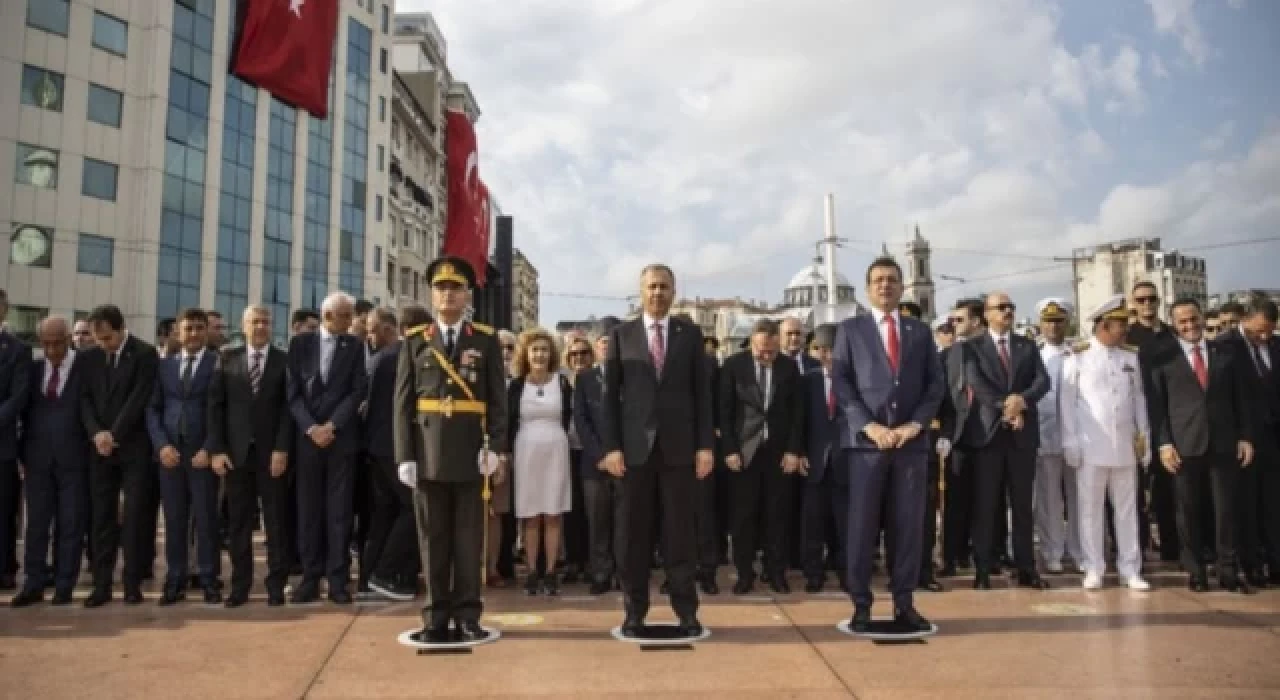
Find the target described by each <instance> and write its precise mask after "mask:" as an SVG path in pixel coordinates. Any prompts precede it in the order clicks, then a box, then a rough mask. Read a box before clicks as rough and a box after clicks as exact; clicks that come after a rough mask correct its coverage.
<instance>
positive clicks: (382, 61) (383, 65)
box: [378, 49, 387, 75]
mask: <svg viewBox="0 0 1280 700" xmlns="http://www.w3.org/2000/svg"><path fill="white" fill-rule="evenodd" d="M378 70H379V71H381V72H382V74H383V75H386V74H387V50H386V49H379V50H378Z"/></svg>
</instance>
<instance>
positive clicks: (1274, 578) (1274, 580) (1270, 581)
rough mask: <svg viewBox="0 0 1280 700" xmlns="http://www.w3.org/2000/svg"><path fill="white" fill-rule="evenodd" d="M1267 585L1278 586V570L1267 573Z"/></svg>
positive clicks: (1279, 573) (1279, 580)
mask: <svg viewBox="0 0 1280 700" xmlns="http://www.w3.org/2000/svg"><path fill="white" fill-rule="evenodd" d="M1267 585H1268V586H1280V571H1272V572H1271V573H1270V574H1268V575H1267Z"/></svg>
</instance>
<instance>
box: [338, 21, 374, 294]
mask: <svg viewBox="0 0 1280 700" xmlns="http://www.w3.org/2000/svg"><path fill="white" fill-rule="evenodd" d="M372 51H373V32H372V31H371V30H370V29H369V28H368V27H366V26H365V25H364V24H362V23H360V22H359V21H357V20H356V19H355V18H354V17H348V18H347V65H346V77H347V80H346V89H345V91H344V95H343V99H344V100H345V105H346V109H345V111H344V123H343V125H342V128H343V130H344V133H343V139H342V144H343V153H342V193H341V194H342V203H341V207H340V212H341V216H342V219H341V221H340V222H339V230H340V231H341V235H340V237H339V244H340V250H339V251H338V261H339V262H338V265H339V268H338V284H339V286H341V288H342V289H344V290H346V291H347V292H348V293H349V294H352V295H354V296H356V297H357V298H358V297H361V296H363V294H364V275H365V270H366V266H365V257H364V256H365V226H366V218H367V216H368V213H367V212H368V208H367V207H368V198H367V192H366V180H367V178H368V173H369V115H370V109H369V104H370V100H371V99H372V96H371V95H370V78H371V75H370V74H371V65H372V60H371V56H372Z"/></svg>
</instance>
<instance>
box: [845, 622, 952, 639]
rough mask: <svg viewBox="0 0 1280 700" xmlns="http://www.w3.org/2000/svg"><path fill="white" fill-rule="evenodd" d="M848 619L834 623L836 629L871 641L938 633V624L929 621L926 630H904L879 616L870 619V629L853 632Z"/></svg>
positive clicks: (930, 635) (913, 637)
mask: <svg viewBox="0 0 1280 700" xmlns="http://www.w3.org/2000/svg"><path fill="white" fill-rule="evenodd" d="M851 622H852V619H850V620H841V621H840V623H839V624H837V625H836V629H838V630H840V631H841V632H843V633H844V634H847V635H849V636H850V637H857V638H858V639H870V640H871V641H873V642H908V641H911V640H913V639H924V638H926V637H932V636H933V635H935V634H937V633H938V626H937V625H934V624H932V623H930V627H931V629H930V630H929V631H927V632H917V631H904V630H903V629H902V628H901V627H898V625H896V624H894V622H893V620H892V619H891V618H880V619H875V620H872V621H871V631H870V632H865V633H859V632H854V631H853V630H852V629H850V628H849V623H851Z"/></svg>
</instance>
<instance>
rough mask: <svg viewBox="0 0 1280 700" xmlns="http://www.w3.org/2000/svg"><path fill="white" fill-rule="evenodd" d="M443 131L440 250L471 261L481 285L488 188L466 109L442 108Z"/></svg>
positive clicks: (486, 246)
mask: <svg viewBox="0 0 1280 700" xmlns="http://www.w3.org/2000/svg"><path fill="white" fill-rule="evenodd" d="M444 135H445V142H446V144H447V145H446V152H445V170H446V172H447V174H448V183H449V190H448V197H449V214H448V221H447V222H446V224H445V231H444V245H443V246H442V247H441V251H442V252H443V253H444V254H445V255H455V256H457V257H459V258H462V259H463V260H466V261H467V262H468V263H470V264H471V268H472V269H473V270H475V273H476V284H477V285H479V286H483V285H484V282H485V270H486V268H487V267H488V263H489V191H488V189H487V188H486V187H485V186H484V182H482V181H481V180H480V154H479V151H478V150H477V146H476V131H475V128H474V127H473V126H472V125H471V119H470V118H468V117H467V115H466V114H465V113H463V112H460V111H458V110H453V109H451V110H447V111H446V112H445V122H444Z"/></svg>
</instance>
